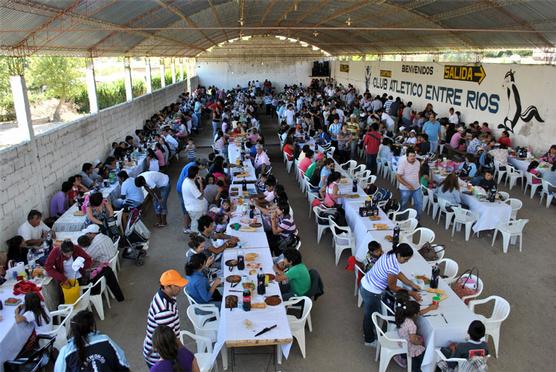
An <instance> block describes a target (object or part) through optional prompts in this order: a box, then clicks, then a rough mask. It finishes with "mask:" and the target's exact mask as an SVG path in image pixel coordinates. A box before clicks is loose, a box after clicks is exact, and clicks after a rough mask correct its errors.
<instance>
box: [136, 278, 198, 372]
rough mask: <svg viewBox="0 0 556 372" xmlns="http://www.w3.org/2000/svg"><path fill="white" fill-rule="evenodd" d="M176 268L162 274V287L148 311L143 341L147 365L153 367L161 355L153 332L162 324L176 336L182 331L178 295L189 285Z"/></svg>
mask: <svg viewBox="0 0 556 372" xmlns="http://www.w3.org/2000/svg"><path fill="white" fill-rule="evenodd" d="M187 283H188V282H187V279H185V278H183V277H182V276H181V275H180V274H179V273H178V272H177V271H176V270H168V271H165V272H163V273H162V275H161V276H160V288H159V289H158V291H157V292H156V294H155V295H154V297H153V299H152V302H151V305H150V306H149V311H148V313H147V333H146V335H145V340H144V342H143V357H144V358H145V362H146V363H147V366H148V367H149V368H151V367H152V366H153V365H154V364H155V363H156V362H158V360H160V355H158V353H157V352H156V351H154V349H153V334H154V331H155V329H156V328H157V327H158V326H160V325H165V326H168V327H170V328H172V330H173V331H174V333H175V334H176V337H179V333H180V315H179V312H178V306H177V304H176V296H177V295H178V294H179V293H180V292H181V290H182V288H183V287H185V286H186V285H187Z"/></svg>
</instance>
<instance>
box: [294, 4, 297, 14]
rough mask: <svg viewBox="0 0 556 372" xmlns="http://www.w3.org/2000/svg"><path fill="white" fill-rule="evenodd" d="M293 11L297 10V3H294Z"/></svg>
mask: <svg viewBox="0 0 556 372" xmlns="http://www.w3.org/2000/svg"><path fill="white" fill-rule="evenodd" d="M293 11H294V12H297V3H295V4H293Z"/></svg>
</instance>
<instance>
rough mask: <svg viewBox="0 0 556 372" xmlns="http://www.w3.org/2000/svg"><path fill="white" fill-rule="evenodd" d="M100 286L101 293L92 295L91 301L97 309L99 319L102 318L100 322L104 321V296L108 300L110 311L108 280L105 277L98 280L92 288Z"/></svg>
mask: <svg viewBox="0 0 556 372" xmlns="http://www.w3.org/2000/svg"><path fill="white" fill-rule="evenodd" d="M99 284H100V292H99V293H98V294H95V295H94V294H91V297H90V300H91V303H92V304H93V307H94V308H95V310H96V312H97V314H98V317H99V318H100V320H104V302H103V300H102V296H104V297H105V298H106V303H107V305H108V308H109V309H110V308H111V306H110V298H109V296H108V287H107V286H106V278H105V277H101V278H100V279H99V280H97V281H96V282H95V283H94V284H93V285H92V287H94V286H95V285H99Z"/></svg>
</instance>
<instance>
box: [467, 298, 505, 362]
mask: <svg viewBox="0 0 556 372" xmlns="http://www.w3.org/2000/svg"><path fill="white" fill-rule="evenodd" d="M490 301H494V308H493V309H492V313H491V315H490V317H488V318H487V317H485V316H483V315H480V314H477V316H478V317H479V319H480V320H481V321H482V322H483V324H484V325H485V328H486V332H485V334H486V335H488V336H490V337H492V342H493V343H494V353H495V355H496V358H498V349H499V346H498V345H499V342H500V327H501V326H502V322H503V321H504V320H506V319H507V318H508V315H510V303H509V302H508V301H506V300H505V299H504V298H502V297H500V296H489V297H487V298H483V299H482V300H472V301H469V304H468V305H467V306H469V309H470V310H471V311H473V312H475V306H477V305H481V304H485V303H488V302H490Z"/></svg>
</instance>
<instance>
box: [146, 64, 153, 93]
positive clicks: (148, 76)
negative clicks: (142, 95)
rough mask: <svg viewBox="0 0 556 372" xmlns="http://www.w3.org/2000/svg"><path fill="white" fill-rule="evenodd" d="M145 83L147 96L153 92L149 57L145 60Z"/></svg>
mask: <svg viewBox="0 0 556 372" xmlns="http://www.w3.org/2000/svg"><path fill="white" fill-rule="evenodd" d="M145 81H146V83H147V94H151V93H152V92H153V81H152V74H151V60H150V58H149V57H147V58H145Z"/></svg>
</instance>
